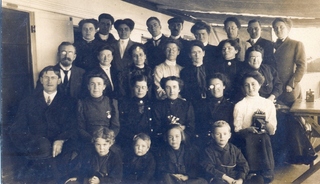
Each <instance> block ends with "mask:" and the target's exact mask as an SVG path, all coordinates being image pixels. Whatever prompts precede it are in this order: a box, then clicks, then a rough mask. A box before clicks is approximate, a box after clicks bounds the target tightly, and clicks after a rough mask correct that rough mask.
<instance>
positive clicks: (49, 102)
mask: <svg viewBox="0 0 320 184" xmlns="http://www.w3.org/2000/svg"><path fill="white" fill-rule="evenodd" d="M50 104H51V98H50V96H48V98H47V105H48V106H49V105H50Z"/></svg>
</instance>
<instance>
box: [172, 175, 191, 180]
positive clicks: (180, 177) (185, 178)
mask: <svg viewBox="0 0 320 184" xmlns="http://www.w3.org/2000/svg"><path fill="white" fill-rule="evenodd" d="M172 176H174V177H176V178H177V179H178V180H180V181H187V180H188V179H189V177H188V176H187V175H183V174H172Z"/></svg>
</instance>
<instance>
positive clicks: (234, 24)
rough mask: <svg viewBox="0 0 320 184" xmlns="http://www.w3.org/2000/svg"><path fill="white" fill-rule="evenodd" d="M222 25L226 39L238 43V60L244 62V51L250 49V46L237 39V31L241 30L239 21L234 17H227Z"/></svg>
mask: <svg viewBox="0 0 320 184" xmlns="http://www.w3.org/2000/svg"><path fill="white" fill-rule="evenodd" d="M223 24H224V30H225V32H226V33H227V36H228V39H231V40H235V41H237V42H238V43H239V46H240V50H239V52H238V54H237V58H238V60H239V61H244V59H245V54H246V50H247V49H248V48H249V47H250V44H249V43H248V42H246V41H244V40H242V39H241V38H239V29H240V28H241V23H240V21H239V20H238V19H237V18H236V17H228V18H227V19H226V20H225V21H224V22H223ZM220 43H221V42H220ZM219 46H220V44H219ZM221 47H222V46H221Z"/></svg>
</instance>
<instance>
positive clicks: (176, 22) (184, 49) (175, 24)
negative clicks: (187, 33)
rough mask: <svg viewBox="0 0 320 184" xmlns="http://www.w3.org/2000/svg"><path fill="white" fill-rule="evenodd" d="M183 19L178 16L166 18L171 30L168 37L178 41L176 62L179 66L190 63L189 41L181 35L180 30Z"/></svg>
mask: <svg viewBox="0 0 320 184" xmlns="http://www.w3.org/2000/svg"><path fill="white" fill-rule="evenodd" d="M183 22H184V21H183V20H182V19H181V18H180V17H173V18H171V19H169V20H168V25H169V29H170V32H171V35H170V38H171V39H174V40H177V41H179V42H180V45H181V48H180V54H179V56H178V58H177V63H178V64H179V65H180V66H183V67H185V66H187V65H191V61H190V58H189V56H188V50H189V41H188V40H185V39H183V38H182V37H181V31H182V29H183Z"/></svg>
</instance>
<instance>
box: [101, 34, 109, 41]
mask: <svg viewBox="0 0 320 184" xmlns="http://www.w3.org/2000/svg"><path fill="white" fill-rule="evenodd" d="M99 37H100V38H101V40H108V38H109V34H107V35H104V34H101V33H99Z"/></svg>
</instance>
